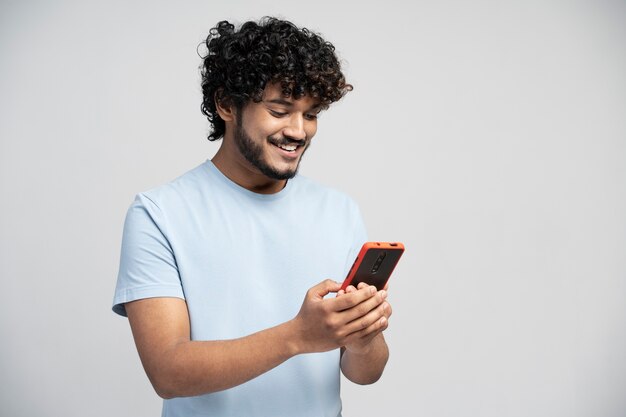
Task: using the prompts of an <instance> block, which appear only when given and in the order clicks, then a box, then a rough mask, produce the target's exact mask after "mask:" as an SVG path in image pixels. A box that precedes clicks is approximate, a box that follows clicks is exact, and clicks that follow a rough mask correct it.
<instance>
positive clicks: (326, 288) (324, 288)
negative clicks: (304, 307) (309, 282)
mask: <svg viewBox="0 0 626 417" xmlns="http://www.w3.org/2000/svg"><path fill="white" fill-rule="evenodd" d="M340 288H341V284H339V283H338V282H335V281H333V280H332V279H326V280H324V281H322V282H320V283H319V284H317V285H316V286H314V287H312V288H310V289H309V291H308V294H309V295H310V296H312V297H313V298H316V299H322V298H324V297H325V296H326V295H328V294H329V293H331V292H337V291H339V289H340Z"/></svg>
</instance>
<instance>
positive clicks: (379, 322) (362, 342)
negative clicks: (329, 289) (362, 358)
mask: <svg viewBox="0 0 626 417" xmlns="http://www.w3.org/2000/svg"><path fill="white" fill-rule="evenodd" d="M367 288H374V287H373V286H369V285H367V284H365V283H363V282H361V283H359V284H358V286H357V288H355V287H354V286H352V285H349V286H348V287H347V288H346V290H345V291H344V290H339V291H338V292H337V297H340V296H343V295H345V294H350V293H353V292H355V291H359V290H362V289H367ZM388 288H389V283H387V284H386V285H385V288H383V289H382V290H381V291H378V292H377V293H376V294H375V296H378V297H380V299H381V304H380V307H379V308H377V309H376V310H374V311H372V312H370V314H372V315H374V316H376V317H377V319H375V320H374V322H373V323H372V324H371V325H370V326H369V328H368V329H365V330H366V331H363V332H362V334H360V335H358V336H359V337H356V338H353V341H352V342H351V343H347V344H346V345H345V346H344V348H345V349H346V350H349V351H351V352H353V353H356V354H360V355H363V354H366V353H368V352H369V350H370V349H371V347H372V341H373V340H374V339H375V338H376V337H377V336H378V335H380V334H381V333H382V332H383V331H384V330H386V329H387V327H388V326H389V317H391V313H392V310H391V305H390V304H389V302H387V301H385V300H386V298H387V289H388ZM355 336H356V335H355Z"/></svg>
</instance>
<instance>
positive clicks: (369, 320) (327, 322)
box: [292, 279, 385, 353]
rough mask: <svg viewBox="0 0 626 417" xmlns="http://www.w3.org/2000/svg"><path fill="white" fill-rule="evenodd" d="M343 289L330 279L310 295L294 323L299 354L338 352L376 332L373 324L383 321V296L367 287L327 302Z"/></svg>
mask: <svg viewBox="0 0 626 417" xmlns="http://www.w3.org/2000/svg"><path fill="white" fill-rule="evenodd" d="M340 288H341V284H339V283H337V282H335V281H332V280H329V279H328V280H325V281H323V282H321V283H319V284H317V285H316V286H314V287H313V288H311V289H309V290H308V291H307V293H306V296H305V298H304V302H303V303H302V307H301V308H300V312H299V313H298V315H297V316H296V317H295V318H294V319H293V320H292V324H293V325H294V326H295V330H296V332H295V336H296V340H295V343H296V345H297V351H298V353H311V352H325V351H329V350H333V349H337V348H339V347H342V346H345V345H347V344H350V342H351V341H352V340H353V339H354V340H356V339H358V338H362V337H364V336H367V334H368V333H371V332H375V331H376V328H375V327H376V326H372V324H374V323H376V322H377V321H378V320H380V319H381V318H382V317H384V308H383V303H384V302H385V299H384V294H383V293H381V292H380V291H376V288H375V287H373V286H368V287H366V288H362V289H359V290H356V291H353V292H350V293H346V294H344V295H342V296H341V297H336V298H335V297H332V298H324V297H326V295H328V294H329V293H331V292H337V291H339V289H340Z"/></svg>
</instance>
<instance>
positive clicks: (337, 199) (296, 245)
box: [113, 160, 366, 417]
mask: <svg viewBox="0 0 626 417" xmlns="http://www.w3.org/2000/svg"><path fill="white" fill-rule="evenodd" d="M365 240H366V234H365V228H364V226H363V222H362V220H361V216H360V213H359V210H358V207H357V205H356V204H355V203H354V201H353V200H352V199H350V198H349V197H347V196H346V195H345V194H343V193H340V192H338V191H335V190H332V189H329V188H326V187H323V186H321V185H318V184H316V183H315V182H313V181H311V180H309V179H306V178H304V177H302V176H299V175H298V176H296V177H295V178H293V179H291V180H289V181H288V182H287V185H286V187H285V188H284V189H283V190H281V191H280V192H278V193H276V194H257V193H254V192H251V191H249V190H247V189H245V188H243V187H240V186H239V185H237V184H235V183H234V182H232V181H230V180H229V179H228V178H227V177H225V176H224V175H223V174H222V173H221V172H220V171H219V170H218V169H217V168H216V167H215V165H213V163H212V162H211V161H209V160H207V161H206V162H205V163H203V164H201V165H200V166H198V167H197V168H195V169H193V170H191V171H189V172H187V173H186V174H184V175H183V176H181V177H179V178H178V179H176V180H174V181H172V182H171V183H169V184H166V185H164V186H161V187H158V188H155V189H153V190H151V191H148V192H145V193H141V194H139V195H137V197H136V198H135V201H134V202H133V204H132V205H131V207H130V208H129V210H128V213H127V216H126V222H125V224H124V235H123V241H122V253H121V259H120V270H119V275H118V281H117V287H116V289H115V297H114V301H113V311H115V312H116V313H118V314H121V315H126V312H125V309H124V303H126V302H130V301H133V300H137V299H142V298H150V297H179V298H182V299H184V300H186V303H187V307H188V310H189V318H190V323H191V338H192V340H225V339H233V338H238V337H242V336H246V335H249V334H251V333H254V332H257V331H260V330H263V329H266V328H269V327H272V326H275V325H278V324H280V323H284V322H286V321H288V320H290V319H292V318H294V317H295V316H296V315H297V313H298V311H299V310H300V306H301V305H302V301H303V299H304V296H305V293H306V291H307V290H308V289H309V288H311V287H312V286H314V285H316V284H317V283H319V282H320V281H322V280H324V279H326V278H331V279H334V280H335V281H341V280H343V278H344V277H345V276H346V273H347V271H348V269H349V268H350V266H351V265H352V262H353V260H354V258H355V257H356V255H357V252H358V250H359V249H360V247H361V245H362V244H363V242H365ZM339 372H340V371H339V350H334V351H331V352H325V353H316V354H306V355H298V356H296V357H293V358H291V359H289V360H288V361H286V362H284V363H283V364H281V365H280V366H278V367H276V368H274V369H272V370H270V371H269V372H266V373H265V374H263V375H261V376H259V377H257V378H255V379H253V380H251V381H248V382H246V383H244V384H242V385H239V386H237V387H234V388H232V389H228V390H225V391H221V392H217V393H213V394H206V395H201V396H197V397H186V398H174V399H170V400H164V402H163V416H167V417H178V416H181V417H183V416H184V417H192V416H237V417H242V416H268V417H270V416H271V417H278V416H286V417H293V416H315V417H319V416H332V417H336V416H340V415H341V399H340V396H339V381H340V375H339Z"/></svg>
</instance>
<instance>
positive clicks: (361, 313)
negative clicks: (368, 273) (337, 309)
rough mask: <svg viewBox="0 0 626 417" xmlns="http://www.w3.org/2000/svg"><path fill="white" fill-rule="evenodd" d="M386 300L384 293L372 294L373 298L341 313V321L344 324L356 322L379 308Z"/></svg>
mask: <svg viewBox="0 0 626 417" xmlns="http://www.w3.org/2000/svg"><path fill="white" fill-rule="evenodd" d="M370 288H374V287H370ZM359 291H371V290H370V289H369V288H365V289H363V290H359ZM386 298H387V293H386V292H385V291H378V292H374V296H372V297H370V298H369V299H366V300H364V301H362V302H361V303H359V304H358V305H356V306H354V307H352V308H349V309H346V310H344V311H342V314H343V316H344V317H343V320H345V323H349V322H351V321H353V320H357V319H359V318H362V317H365V316H366V315H367V314H369V313H370V311H372V310H374V309H376V308H377V307H379V306H381V305H382V304H383V302H384V301H385V299H386Z"/></svg>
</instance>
